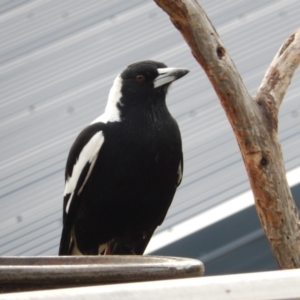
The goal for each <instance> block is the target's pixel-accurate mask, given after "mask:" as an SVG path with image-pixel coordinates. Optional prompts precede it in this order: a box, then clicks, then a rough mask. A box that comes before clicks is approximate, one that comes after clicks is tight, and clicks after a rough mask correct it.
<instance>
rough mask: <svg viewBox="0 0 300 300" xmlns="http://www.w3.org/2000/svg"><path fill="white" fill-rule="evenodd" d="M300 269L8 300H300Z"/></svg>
mask: <svg viewBox="0 0 300 300" xmlns="http://www.w3.org/2000/svg"><path fill="white" fill-rule="evenodd" d="M299 283H300V270H285V271H274V272H261V273H250V274H238V275H227V276H212V277H203V278H192V279H176V280H164V281H153V282H141V283H125V284H116V285H106V286H94V287H84V288H70V289H60V290H48V291H41V292H26V293H14V294H5V295H1V296H0V300H1V299H5V300H12V299H16V300H25V299H26V300H27V299H28V300H29V299H30V300H37V299H48V300H50V299H57V300H62V299H73V300H77V299H78V300H79V299H80V300H85V299H86V300H96V299H101V300H113V299H114V300H115V299H118V300H119V299H120V300H125V299H126V300H129V299H130V300H132V299H133V300H134V299H139V300H140V299H142V300H158V299H172V300H177V299H178V300H179V299H180V300H182V299H189V300H194V299H195V300H196V299H197V300H198V299H205V300H219V299H230V300H235V299H236V300H241V299H243V300H248V299H249V300H250V299H251V300H266V299H269V300H271V299H274V300H275V299H276V300H278V299H281V300H284V299H285V300H287V299H289V300H292V299H300V284H299Z"/></svg>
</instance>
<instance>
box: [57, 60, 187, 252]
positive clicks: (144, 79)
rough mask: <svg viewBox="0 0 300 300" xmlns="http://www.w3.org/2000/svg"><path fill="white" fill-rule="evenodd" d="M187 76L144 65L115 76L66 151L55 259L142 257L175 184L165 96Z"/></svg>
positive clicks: (177, 140)
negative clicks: (100, 110)
mask: <svg viewBox="0 0 300 300" xmlns="http://www.w3.org/2000/svg"><path fill="white" fill-rule="evenodd" d="M188 72H189V71H188V70H186V69H177V68H168V67H167V66H166V65H165V64H163V63H161V62H156V61H150V60H149V61H142V62H137V63H134V64H131V65H129V66H128V67H127V68H126V69H125V70H124V71H122V72H121V74H119V75H118V76H117V77H116V79H115V80H114V83H113V86H112V88H111V90H110V93H109V97H108V102H107V105H106V108H105V112H104V114H103V115H101V116H100V117H99V118H97V119H96V120H94V121H93V122H92V123H91V124H90V125H89V126H87V127H86V128H85V129H83V131H82V132H81V133H80V134H79V136H78V137H77V139H76V140H75V142H74V144H73V146H72V148H71V150H70V153H69V157H68V160H67V164H66V170H65V190H64V204H63V230H62V235H61V241H60V248H59V255H98V254H143V253H144V251H145V249H146V247H147V244H148V243H149V241H150V238H151V236H152V234H153V232H154V230H155V229H156V227H157V226H159V225H160V224H161V223H162V222H163V220H164V218H165V216H166V213H167V211H168V209H169V206H170V204H171V202H172V199H173V197H174V194H175V191H176V188H177V187H178V185H179V184H180V182H181V178H182V171H183V156H182V145H181V136H180V131H179V128H178V125H177V122H176V121H175V120H174V119H173V117H172V116H171V114H170V112H169V111H168V108H167V106H166V94H167V91H168V87H169V85H170V84H171V83H172V82H173V81H175V80H177V79H179V78H181V77H183V76H184V75H186V74H187V73H188Z"/></svg>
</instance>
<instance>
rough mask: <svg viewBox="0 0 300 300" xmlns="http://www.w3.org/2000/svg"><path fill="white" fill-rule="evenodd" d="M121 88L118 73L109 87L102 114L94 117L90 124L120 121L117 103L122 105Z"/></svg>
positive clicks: (120, 79)
mask: <svg viewBox="0 0 300 300" xmlns="http://www.w3.org/2000/svg"><path fill="white" fill-rule="evenodd" d="M121 88H122V78H121V76H120V75H118V76H117V77H116V79H115V80H114V83H113V86H112V87H111V89H110V92H109V95H108V101H107V104H106V107H105V111H104V114H102V115H101V116H100V117H98V118H97V119H95V120H94V121H93V122H92V123H91V124H94V123H97V122H102V123H107V122H120V121H121V118H120V110H119V108H118V105H122V103H121V97H122V93H121Z"/></svg>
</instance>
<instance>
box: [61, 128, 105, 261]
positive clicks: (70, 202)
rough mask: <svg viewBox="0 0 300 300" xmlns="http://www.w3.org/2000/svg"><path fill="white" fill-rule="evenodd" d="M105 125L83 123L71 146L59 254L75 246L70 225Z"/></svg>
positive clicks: (98, 149)
mask: <svg viewBox="0 0 300 300" xmlns="http://www.w3.org/2000/svg"><path fill="white" fill-rule="evenodd" d="M104 126H105V124H103V123H95V124H92V125H90V126H88V127H86V128H85V129H84V130H83V131H82V132H81V133H80V134H79V136H78V137H77V139H76V140H75V142H74V144H73V146H72V148H71V150H70V153H69V156H68V160H67V165H66V170H65V190H64V204H63V230H62V235H61V241H60V247H59V255H68V254H70V253H71V252H72V249H73V247H74V242H75V241H74V240H73V238H72V227H73V223H74V220H75V216H76V213H77V208H78V205H79V203H80V201H81V197H80V194H81V192H82V190H83V188H84V186H85V183H86V182H87V180H88V179H89V176H90V174H91V172H92V169H93V167H94V165H95V162H96V160H97V157H98V154H99V151H100V148H101V146H102V144H103V142H104V136H103V128H104Z"/></svg>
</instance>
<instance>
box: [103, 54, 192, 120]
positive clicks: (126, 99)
mask: <svg viewBox="0 0 300 300" xmlns="http://www.w3.org/2000/svg"><path fill="white" fill-rule="evenodd" d="M188 72H189V71H188V70H186V69H180V68H168V67H167V66H166V65H165V64H164V63H161V62H157V61H151V60H146V61H141V62H136V63H133V64H131V65H129V66H128V67H127V68H125V69H124V70H123V71H122V72H121V73H120V74H119V75H118V76H117V77H116V79H115V81H114V83H113V86H112V88H111V90H110V93H109V98H108V102H107V106H106V109H105V114H104V115H105V119H106V120H107V121H120V113H121V111H122V112H123V111H124V112H125V111H128V110H132V109H133V108H135V110H138V109H141V108H147V107H149V106H152V105H155V104H157V103H158V104H160V103H162V104H163V105H164V103H165V97H166V94H167V91H168V87H169V86H170V84H171V83H172V82H173V81H175V80H177V79H179V78H181V77H183V76H184V75H186V74H187V73H188ZM104 115H103V117H104ZM103 119H104V118H103Z"/></svg>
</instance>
